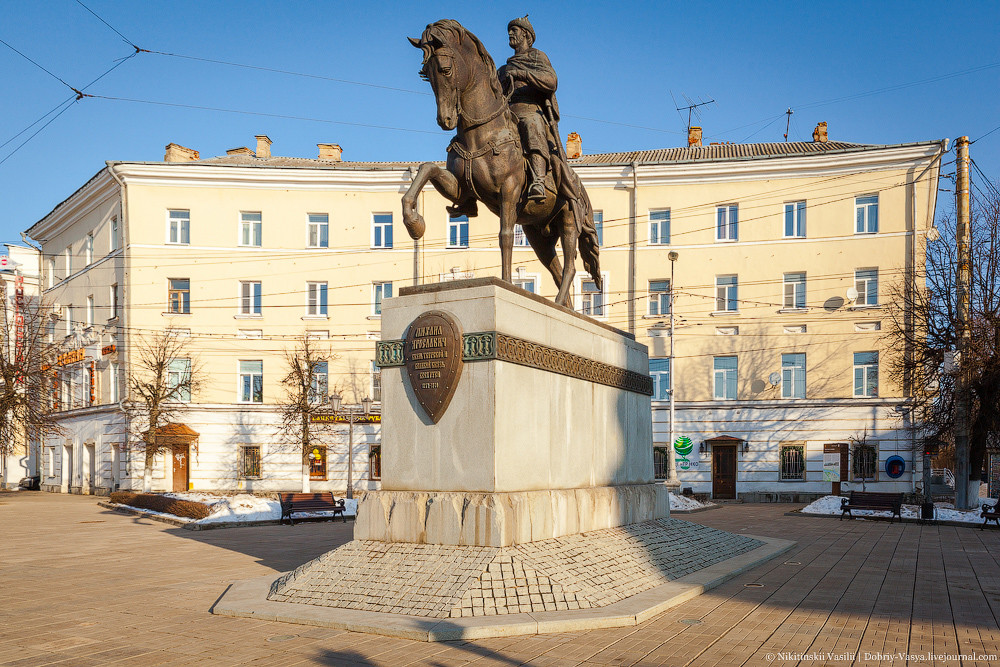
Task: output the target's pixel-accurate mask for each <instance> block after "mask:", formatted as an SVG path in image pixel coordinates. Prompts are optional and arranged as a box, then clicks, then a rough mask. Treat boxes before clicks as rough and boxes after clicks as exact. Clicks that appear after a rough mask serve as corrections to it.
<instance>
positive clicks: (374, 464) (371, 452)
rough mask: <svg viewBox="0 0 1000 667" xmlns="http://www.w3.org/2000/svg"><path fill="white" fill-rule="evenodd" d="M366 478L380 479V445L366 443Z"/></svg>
mask: <svg viewBox="0 0 1000 667" xmlns="http://www.w3.org/2000/svg"><path fill="white" fill-rule="evenodd" d="M368 478H369V479H382V445H368Z"/></svg>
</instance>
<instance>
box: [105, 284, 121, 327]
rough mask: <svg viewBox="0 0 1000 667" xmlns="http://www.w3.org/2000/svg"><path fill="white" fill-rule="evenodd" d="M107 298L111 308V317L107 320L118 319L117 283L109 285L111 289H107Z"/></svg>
mask: <svg viewBox="0 0 1000 667" xmlns="http://www.w3.org/2000/svg"><path fill="white" fill-rule="evenodd" d="M108 296H109V299H108V301H110V304H109V305H110V307H111V317H109V318H108V319H109V320H113V319H115V318H116V317H118V296H119V295H118V283H111V287H109V288H108Z"/></svg>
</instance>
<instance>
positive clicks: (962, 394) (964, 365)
mask: <svg viewBox="0 0 1000 667" xmlns="http://www.w3.org/2000/svg"><path fill="white" fill-rule="evenodd" d="M955 157H956V163H957V169H956V180H955V208H956V211H957V213H958V225H957V229H956V232H957V233H956V237H957V239H956V240H957V245H958V248H957V256H958V274H957V276H956V280H955V288H956V289H955V292H956V296H957V298H958V303H957V308H956V311H957V315H958V322H957V327H956V329H957V331H956V332H955V333H956V336H957V339H958V340H957V347H958V359H959V361H958V376H957V382H956V383H955V507H956V509H960V510H965V509H969V508H970V504H969V412H970V398H971V396H970V395H969V361H970V359H969V354H968V351H969V338H970V334H971V327H970V326H969V309H970V298H969V292H970V286H971V283H972V263H971V256H970V255H971V248H970V243H969V240H970V232H969V137H959V138H958V141H957V142H956V144H955Z"/></svg>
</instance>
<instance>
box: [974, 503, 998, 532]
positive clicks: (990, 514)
mask: <svg viewBox="0 0 1000 667" xmlns="http://www.w3.org/2000/svg"><path fill="white" fill-rule="evenodd" d="M979 516H981V517H983V525H981V526H980V527H979V529H980V530H982V529H983V528H985V527H986V524H988V523H989V522H990V521H995V522H996V524H997V527H1000V500H998V501H996V502H994V503H993V504H992V505H990V504H988V503H983V509H982V511H981V512H980V514H979Z"/></svg>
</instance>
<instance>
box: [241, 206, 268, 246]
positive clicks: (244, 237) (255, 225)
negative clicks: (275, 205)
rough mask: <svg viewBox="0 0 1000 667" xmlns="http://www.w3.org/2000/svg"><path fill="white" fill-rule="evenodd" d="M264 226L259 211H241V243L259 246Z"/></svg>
mask: <svg viewBox="0 0 1000 667" xmlns="http://www.w3.org/2000/svg"><path fill="white" fill-rule="evenodd" d="M262 226H263V222H262V219H261V214H260V212H259V211H257V212H249V211H243V212H242V213H240V245H243V246H252V247H255V248H259V247H260V242H261V228H262Z"/></svg>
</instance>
